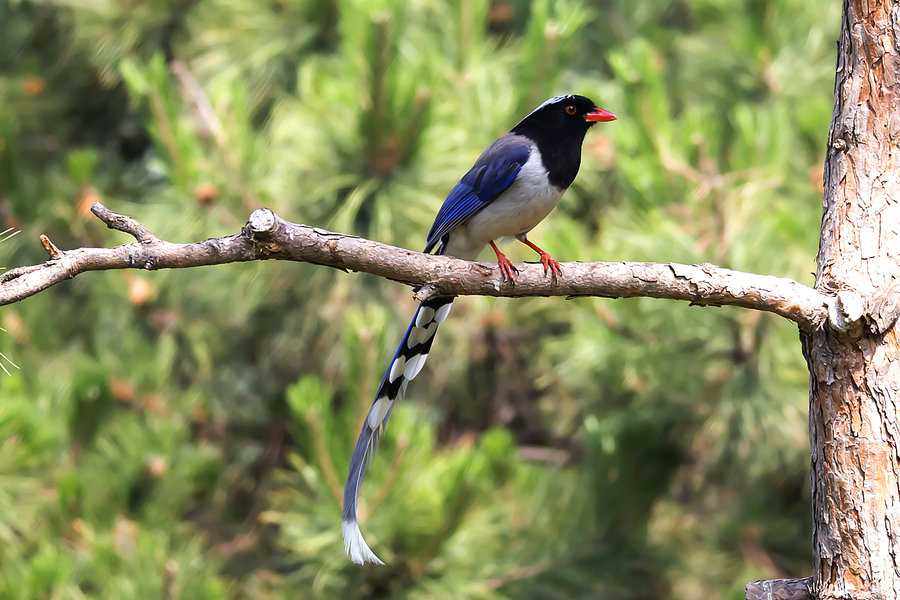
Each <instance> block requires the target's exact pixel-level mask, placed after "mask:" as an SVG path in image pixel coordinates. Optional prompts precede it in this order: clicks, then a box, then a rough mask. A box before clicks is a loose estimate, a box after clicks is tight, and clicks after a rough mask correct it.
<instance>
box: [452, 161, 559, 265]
mask: <svg viewBox="0 0 900 600" xmlns="http://www.w3.org/2000/svg"><path fill="white" fill-rule="evenodd" d="M564 191H565V190H561V189H559V188H558V187H556V186H554V185H551V184H550V182H549V181H547V176H546V174H545V172H544V167H543V165H542V164H541V160H540V158H538V156H537V153H536V152H534V151H532V153H531V155H530V156H529V158H528V162H526V163H525V164H524V165H523V166H522V169H521V170H520V171H519V175H518V177H516V180H515V181H514V182H513V184H512V185H511V186H509V189H508V190H506V191H505V192H503V193H502V194H501V195H500V196H499V197H498V198H497V199H496V200H494V201H493V202H491V203H490V204H488V205H487V206H486V207H485V208H484V209H482V210H481V211H480V212H478V213H477V214H475V215H474V216H472V218H470V219H469V220H468V221H466V222H465V223H463V224H461V225H459V226H458V227H457V228H456V229H454V230H453V231H452V232H451V233H450V240H449V243H448V245H447V251H446V254H449V255H450V256H456V257H459V258H465V259H468V260H472V259H474V258H475V257H476V256H478V253H479V252H481V250H482V249H483V248H484V247H485V246H486V245H487V244H488V242H490V241H492V240H496V239H499V238H502V237H506V236H513V235H520V234H524V233H528V232H529V231H531V230H532V229H534V227H535V226H536V225H537V224H538V223H540V222H541V221H543V220H544V218H546V217H547V215H549V214H550V211H552V210H553V208H554V207H555V206H556V205H557V204H558V203H559V199H560V198H561V197H562V195H563V192H564Z"/></svg>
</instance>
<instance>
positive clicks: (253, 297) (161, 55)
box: [0, 0, 839, 600]
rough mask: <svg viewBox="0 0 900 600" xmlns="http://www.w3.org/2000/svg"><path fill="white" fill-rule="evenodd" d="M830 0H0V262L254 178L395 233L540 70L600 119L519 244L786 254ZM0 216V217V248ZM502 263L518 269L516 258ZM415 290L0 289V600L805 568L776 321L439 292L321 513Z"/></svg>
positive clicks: (603, 590)
mask: <svg viewBox="0 0 900 600" xmlns="http://www.w3.org/2000/svg"><path fill="white" fill-rule="evenodd" d="M838 10H839V7H838V6H836V5H835V6H832V5H829V6H827V7H824V8H823V7H820V6H817V5H815V4H811V3H808V2H801V1H800V0H778V1H777V2H758V1H749V0H748V1H744V2H737V3H735V2H722V1H713V0H682V1H678V2H675V1H667V2H658V1H650V0H640V1H635V0H610V1H605V2H590V1H587V0H585V1H577V0H566V1H562V2H550V1H543V0H537V1H535V2H533V3H528V2H524V1H519V0H515V1H513V0H495V1H494V2H489V1H488V0H446V1H441V2H432V1H425V0H413V1H411V2H409V1H400V0H351V1H348V2H336V1H333V0H331V1H327V2H319V1H314V0H284V1H281V2H251V1H249V0H191V1H175V0H166V1H154V2H139V3H134V2H108V1H100V0H96V1H88V2H70V1H65V0H57V1H51V2H40V3H36V2H28V1H24V0H22V1H13V2H6V3H2V2H0V229H6V228H8V227H12V228H17V229H22V230H23V231H24V232H25V234H24V235H21V236H18V237H16V238H14V239H8V240H4V241H3V243H2V245H0V252H2V253H3V255H2V259H0V263H2V264H3V266H6V267H12V266H17V265H20V264H30V263H36V262H39V261H41V260H44V258H45V256H46V255H45V254H44V253H43V251H42V250H41V248H40V247H39V245H38V244H36V242H35V238H36V237H37V235H39V234H40V233H46V234H47V235H48V236H49V237H50V238H51V239H52V240H53V241H54V242H55V243H56V244H57V245H58V246H60V247H61V248H64V249H66V248H73V247H78V246H84V245H91V246H92V245H113V244H118V243H123V242H125V241H129V240H126V239H125V238H124V236H123V235H122V234H121V233H118V232H111V231H107V230H106V229H105V227H103V226H102V224H100V223H98V222H97V221H96V220H95V219H94V218H93V217H92V216H91V215H90V214H89V212H88V208H89V206H90V203H91V202H92V201H93V200H96V199H101V200H103V201H104V202H106V203H107V204H108V205H109V206H110V208H112V209H113V210H117V211H119V212H124V213H127V214H130V215H133V216H135V217H136V218H137V219H138V220H140V221H141V222H142V223H144V224H146V225H147V226H148V227H149V228H150V229H151V230H152V231H154V233H156V234H157V235H159V236H160V237H163V238H165V239H169V240H172V241H189V240H195V239H202V238H205V237H210V236H215V235H224V234H228V233H233V232H234V231H235V230H236V229H237V228H238V227H240V225H241V224H242V223H243V221H244V219H245V218H246V216H247V214H248V212H249V211H250V210H252V209H253V208H256V207H258V206H262V205H265V206H269V207H271V208H273V209H274V210H275V211H277V212H278V213H279V214H281V215H283V216H284V217H286V218H289V219H291V220H294V221H299V222H306V223H309V224H314V225H318V226H322V227H327V228H333V229H337V230H341V231H346V232H349V233H354V234H358V235H364V236H368V237H373V238H376V239H379V240H381V241H384V242H387V243H391V244H395V245H401V246H405V247H410V248H414V249H419V248H420V247H421V246H422V243H423V241H422V236H423V234H424V232H425V231H427V229H428V226H429V225H430V223H431V219H432V218H433V215H434V213H435V212H436V210H437V208H438V207H439V206H440V203H441V201H442V200H443V198H444V195H445V194H446V193H447V191H448V190H449V189H450V187H451V186H452V185H453V184H454V183H455V182H456V180H457V179H458V178H459V176H460V175H461V174H462V173H464V172H465V169H467V168H468V167H469V166H470V165H471V163H472V161H473V160H474V159H475V157H476V156H477V155H478V153H479V152H480V150H481V149H482V148H483V147H484V146H485V145H486V144H487V143H489V142H490V141H491V140H492V139H494V138H495V137H497V136H498V135H501V134H502V133H504V132H505V131H506V130H508V129H509V127H510V126H511V125H512V124H514V123H515V121H516V120H517V119H518V118H520V117H521V116H522V114H524V113H525V112H527V111H528V110H530V109H531V108H532V107H533V106H535V105H536V104H537V103H538V102H540V101H542V100H543V99H545V98H546V97H548V96H550V95H552V94H555V93H560V92H564V91H575V92H579V93H584V94H586V95H588V96H590V97H591V98H593V99H594V100H596V101H597V102H598V104H600V105H601V106H603V107H605V108H608V109H610V110H612V111H613V112H615V113H616V114H618V115H619V117H620V119H619V120H618V121H616V122H615V123H611V124H604V125H602V126H598V127H596V128H594V129H593V130H592V131H591V132H590V133H589V135H588V138H587V140H586V142H585V150H584V158H583V162H582V168H581V173H580V175H579V177H578V179H577V180H576V182H575V185H574V186H573V189H572V190H570V191H569V192H568V193H567V195H566V198H565V199H564V200H563V202H562V204H561V206H560V207H559V208H558V209H557V211H556V212H555V213H554V215H553V216H552V217H551V218H550V219H548V221H547V222H546V223H545V224H542V225H541V226H540V227H539V229H538V230H537V231H536V232H535V233H534V236H536V238H537V239H539V240H540V244H541V245H542V246H543V247H546V248H549V249H551V250H552V251H553V254H554V255H555V256H557V257H558V258H559V259H561V260H573V259H577V260H585V261H587V260H650V261H661V262H664V261H679V262H687V263H702V262H711V263H716V264H720V265H723V266H726V267H731V268H735V269H741V270H747V271H754V272H759V273H768V274H773V275H779V276H786V277H793V278H795V279H798V280H800V281H803V282H809V281H810V275H809V272H810V271H811V270H812V269H813V265H814V259H813V257H814V254H815V249H816V239H817V234H818V223H819V216H820V206H821V204H820V199H819V198H820V196H821V192H820V191H819V190H818V189H817V186H818V185H819V184H820V180H821V173H820V170H821V164H822V148H823V147H822V143H823V140H824V139H825V135H826V132H827V127H828V121H829V118H830V112H831V111H830V103H831V88H832V80H831V77H832V68H833V56H832V52H833V50H832V48H833V45H832V39H833V38H834V36H835V34H836V31H837V25H838ZM3 237H4V234H0V239H3ZM510 255H511V258H513V259H514V260H521V259H528V260H531V259H532V258H533V254H532V253H530V252H528V251H526V249H524V248H520V247H517V246H510ZM413 306H414V304H413V301H412V299H411V297H410V293H409V290H408V289H406V288H403V287H402V286H398V285H397V284H395V283H392V282H387V281H382V280H379V279H377V278H374V277H369V276H363V275H347V274H344V273H340V272H331V271H330V270H326V269H324V268H320V267H314V266H312V265H301V264H269V263H252V264H242V265H228V266H223V267H216V268H207V269H196V270H183V271H170V272H155V273H143V272H139V271H129V272H105V273H95V274H90V275H83V276H81V277H79V278H78V279H76V280H75V281H73V282H70V283H67V284H62V285H59V286H56V287H54V288H53V289H51V290H48V291H46V292H44V293H41V294H39V295H37V296H34V297H32V298H30V299H28V300H27V301H25V302H23V303H21V304H19V305H14V306H9V307H5V308H4V309H2V312H0V326H2V327H3V329H4V330H5V332H0V352H2V354H0V360H3V359H4V357H11V358H13V359H14V360H15V361H16V364H18V365H19V366H21V367H22V368H21V370H18V371H16V370H10V375H9V376H6V375H5V374H4V375H2V376H0V542H2V544H0V600H5V599H7V598H9V599H18V598H43V597H54V598H104V599H106V598H144V597H147V598H160V597H164V598H173V599H174V598H222V597H228V598H262V599H276V598H296V597H298V596H299V597H302V598H363V597H367V598H371V597H390V598H411V599H413V598H423V599H424V598H448V599H449V598H463V597H465V598H470V597H471V598H486V599H487V598H491V599H496V598H535V599H537V598H558V597H570V596H571V597H603V598H609V599H613V600H615V599H618V598H622V599H625V598H628V599H638V598H647V599H650V598H652V599H658V598H679V599H686V600H691V599H695V598H696V599H699V598H708V597H723V598H740V597H742V591H741V588H742V586H743V584H744V583H745V582H746V581H749V580H751V579H758V578H763V577H767V576H797V575H802V574H806V573H807V572H808V570H809V567H808V539H809V535H810V532H809V514H808V513H809V510H808V504H809V502H808V497H807V496H808V492H807V490H806V488H807V462H808V449H807V446H806V444H807V442H806V430H807V428H806V416H805V413H806V410H805V409H806V398H807V392H806V384H807V375H806V370H805V365H804V364H803V361H802V357H801V355H800V350H799V344H798V341H797V334H796V330H795V329H794V328H793V327H791V326H790V325H789V324H788V323H786V322H782V321H781V320H778V319H777V318H775V317H772V316H770V315H762V314H757V313H752V312H749V311H744V310H739V309H725V308H723V309H714V308H696V307H689V306H687V305H686V304H683V303H675V302H664V301H658V300H648V299H639V300H618V301H606V300H598V299H576V300H572V301H568V302H566V301H563V300H561V299H530V300H517V301H512V300H507V299H490V298H465V299H460V300H459V301H458V302H457V303H456V304H455V306H454V312H453V314H452V318H451V319H450V320H449V321H448V323H447V324H446V325H445V326H444V327H443V328H442V331H441V334H440V336H439V337H440V340H439V341H438V343H437V345H436V347H435V350H434V352H433V353H432V358H431V361H430V363H429V366H428V368H426V370H425V372H424V373H423V374H422V375H421V376H420V377H419V378H418V379H417V381H416V382H415V384H414V385H412V386H411V387H410V393H409V396H410V397H409V402H407V403H404V404H403V405H401V406H399V407H398V408H397V410H396V411H395V413H394V416H393V417H392V420H391V426H390V428H389V430H388V433H387V436H386V437H385V438H384V440H383V441H382V443H381V445H380V447H379V449H378V452H377V453H376V455H375V457H374V459H373V462H372V468H371V471H370V473H369V475H368V477H367V480H366V483H365V485H364V487H363V497H362V498H361V505H360V509H361V516H362V518H363V528H364V530H365V532H366V534H367V538H368V540H369V541H370V542H371V543H372V544H373V547H374V549H375V550H376V552H378V553H379V554H380V555H381V556H382V557H383V558H385V559H386V560H387V562H388V563H389V566H388V567H385V568H379V569H375V568H359V567H357V566H355V565H351V564H350V563H349V562H348V561H347V560H346V559H345V557H344V555H343V551H342V546H341V541H340V499H341V486H342V484H343V478H344V475H345V472H346V468H347V461H348V459H349V455H350V450H351V449H352V444H353V442H354V440H355V436H356V433H357V431H358V427H359V422H360V419H361V417H362V415H363V414H364V412H365V410H366V408H367V407H368V405H369V403H370V402H371V394H372V393H373V391H374V389H375V387H376V385H377V382H378V381H379V379H380V377H381V375H382V369H383V368H384V367H385V366H386V364H387V361H388V359H389V356H390V355H391V353H392V352H393V349H394V348H393V345H394V344H395V343H396V341H397V340H398V338H399V336H400V334H401V332H402V330H403V327H404V326H405V324H406V321H407V319H408V318H409V315H410V314H412V310H413Z"/></svg>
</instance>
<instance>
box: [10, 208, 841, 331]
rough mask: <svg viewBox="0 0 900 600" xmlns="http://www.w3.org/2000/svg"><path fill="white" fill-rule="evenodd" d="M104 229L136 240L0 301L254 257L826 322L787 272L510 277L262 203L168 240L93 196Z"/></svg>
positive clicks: (13, 274)
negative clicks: (201, 235) (243, 214)
mask: <svg viewBox="0 0 900 600" xmlns="http://www.w3.org/2000/svg"><path fill="white" fill-rule="evenodd" d="M91 210H92V212H93V213H94V214H95V215H97V216H98V217H99V218H100V219H101V220H103V222H104V223H106V224H107V225H108V226H109V227H111V228H113V229H118V230H120V231H125V232H127V233H130V234H131V235H133V236H134V237H135V238H137V239H138V240H139V242H140V243H130V244H125V245H122V246H117V247H115V248H79V249H77V250H70V251H67V252H61V253H60V256H59V258H57V259H54V260H50V261H48V262H46V263H44V264H43V265H35V266H28V267H20V268H18V269H12V270H10V271H8V272H6V273H3V274H0V305H4V304H9V303H12V302H17V301H19V300H22V299H24V298H27V297H28V296H31V295H33V294H36V293H38V292H40V291H42V290H44V289H46V288H48V287H50V286H51V285H53V284H55V283H58V282H60V281H62V280H64V279H71V278H72V277H74V276H76V275H78V274H79V273H83V272H85V271H99V270H107V269H133V268H137V269H148V270H153V269H175V268H185V267H196V266H201V265H215V264H223V263H229V262H240V261H249V260H261V259H277V260H296V261H302V262H309V263H313V264H319V265H325V266H329V267H334V268H338V269H344V270H349V271H361V272H365V273H371V274H373V275H378V276H380V277H386V278H388V279H393V280H395V281H399V282H402V283H406V284H409V285H413V286H417V287H418V288H419V291H418V292H417V297H418V298H419V299H425V298H428V297H433V296H465V295H484V296H504V297H526V296H566V297H570V298H571V297H580V296H599V297H605V298H631V297H639V296H646V297H653V298H668V299H673V300H686V301H688V302H690V303H691V304H697V305H702V306H724V305H733V306H741V307H744V308H752V309H756V310H762V311H768V312H773V313H775V314H778V315H781V316H783V317H786V318H788V319H790V320H792V321H794V322H796V323H797V324H798V325H800V326H801V327H802V328H804V329H809V330H811V329H815V328H817V327H820V326H821V325H822V324H823V323H825V322H826V320H827V318H828V307H829V305H830V304H831V301H830V299H829V298H828V297H826V296H824V295H822V294H820V293H819V292H816V291H815V290H813V289H811V288H809V287H807V286H804V285H802V284H800V283H797V282H796V281H793V280H791V279H783V278H778V277H772V276H768V275H755V274H752V273H742V272H739V271H732V270H730V269H723V268H719V267H716V266H713V265H709V264H703V265H682V264H677V263H663V264H660V263H634V262H595V263H581V262H570V263H564V264H563V265H562V275H560V276H559V277H557V278H554V277H549V276H545V275H544V271H543V267H542V266H541V265H540V264H527V265H518V268H519V271H520V273H519V276H518V277H517V278H516V280H515V281H514V282H510V281H506V280H504V279H502V278H501V276H500V272H499V270H498V269H497V266H496V265H495V264H494V263H481V262H469V261H463V260H459V259H456V258H451V257H448V256H432V255H427V254H422V253H420V252H413V251H411V250H404V249H402V248H396V247H394V246H388V245H386V244H381V243H379V242H373V241H371V240H367V239H363V238H360V237H356V236H352V235H344V234H340V233H334V232H331V231H326V230H324V229H318V228H316V227H310V226H307V225H298V224H295V223H290V222H288V221H285V220H284V219H282V218H280V217H278V216H277V215H275V214H274V213H273V212H272V211H270V210H269V209H265V208H263V209H259V210H256V211H254V212H253V213H252V214H251V215H250V219H249V220H248V221H247V224H246V225H245V226H244V228H243V229H242V231H241V232H240V233H239V234H236V235H232V236H228V237H222V238H215V239H209V240H204V241H202V242H194V243H192V244H173V243H171V242H166V241H162V240H159V239H157V238H156V237H155V236H153V235H152V234H151V233H150V232H149V231H148V230H147V228H146V227H144V226H143V225H141V224H140V223H138V222H137V221H135V220H134V219H131V218H130V217H124V216H122V215H117V214H115V213H113V212H111V211H109V210H107V209H106V208H105V207H104V206H102V205H100V204H99V203H95V204H94V206H93V207H92V208H91Z"/></svg>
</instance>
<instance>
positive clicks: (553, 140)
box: [512, 121, 593, 190]
mask: <svg viewBox="0 0 900 600" xmlns="http://www.w3.org/2000/svg"><path fill="white" fill-rule="evenodd" d="M592 124H593V123H585V124H584V125H580V124H579V126H577V127H572V126H569V127H566V126H563V127H553V126H550V127H548V126H547V125H548V124H544V123H540V122H539V123H529V122H527V121H525V122H522V123H519V124H518V125H516V127H515V128H513V130H512V133H517V134H519V135H523V136H526V137H528V138H530V139H532V140H534V143H535V144H536V145H537V149H538V151H539V152H540V153H541V162H542V163H543V164H544V168H545V169H546V170H547V179H548V180H549V181H550V183H551V184H552V185H554V186H556V187H558V188H560V189H563V190H564V189H566V188H568V187H569V186H570V185H572V182H573V181H575V176H576V175H578V167H580V166H581V143H582V142H583V141H584V135H585V134H586V133H587V130H588V128H589V127H590V126H591V125H592Z"/></svg>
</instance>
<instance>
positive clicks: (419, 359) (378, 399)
mask: <svg viewBox="0 0 900 600" xmlns="http://www.w3.org/2000/svg"><path fill="white" fill-rule="evenodd" d="M452 302H453V298H435V299H432V300H426V301H425V302H423V303H421V304H420V305H419V308H418V309H417V310H416V314H415V316H413V319H412V322H410V324H409V327H408V328H407V329H406V335H404V336H403V341H402V342H401V343H400V347H399V348H398V349H397V353H396V354H394V358H393V360H391V364H390V366H389V367H388V369H387V372H386V373H385V374H384V378H383V379H382V380H381V385H380V386H379V387H378V393H377V394H375V401H374V402H372V406H371V408H369V412H368V414H367V415H366V421H365V423H363V426H362V431H360V432H359V438H358V439H357V440H356V447H355V448H354V449H353V456H351V457H350V472H349V474H348V475H347V482H346V483H345V484H344V513H343V534H344V550H345V551H346V552H347V556H349V557H350V560H352V561H353V562H355V563H357V564H363V563H365V562H372V563H376V564H384V563H383V562H381V560H380V559H379V558H378V557H377V556H375V553H374V552H372V550H371V549H370V548H369V546H368V544H366V541H365V540H364V539H363V536H362V533H361V532H360V530H359V523H358V522H357V520H356V502H357V499H358V498H359V486H360V485H361V484H362V481H363V475H364V474H365V470H366V467H367V466H368V465H369V459H371V457H372V453H373V452H374V451H375V447H376V446H377V445H378V440H379V439H380V438H381V436H382V435H383V434H384V430H385V427H387V422H388V419H390V418H391V412H392V411H393V410H394V404H395V403H397V402H399V401H400V400H402V399H403V396H404V394H406V386H407V384H408V383H409V382H410V381H411V380H413V379H415V377H416V375H418V374H419V371H421V370H422V367H423V366H424V365H425V360H426V359H427V358H428V352H429V351H430V350H431V344H432V342H434V334H435V332H436V331H437V328H438V326H439V325H440V324H441V323H443V322H444V320H445V319H446V318H447V315H448V314H449V313H450V305H451V303H452Z"/></svg>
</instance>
